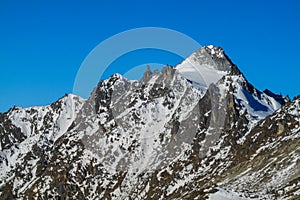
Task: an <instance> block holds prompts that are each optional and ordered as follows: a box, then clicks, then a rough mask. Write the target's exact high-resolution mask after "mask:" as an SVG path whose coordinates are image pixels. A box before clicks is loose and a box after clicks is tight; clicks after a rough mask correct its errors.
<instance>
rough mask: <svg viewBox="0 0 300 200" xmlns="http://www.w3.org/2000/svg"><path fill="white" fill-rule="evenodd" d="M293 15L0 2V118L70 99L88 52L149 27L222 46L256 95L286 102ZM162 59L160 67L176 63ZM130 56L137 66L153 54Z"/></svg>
mask: <svg viewBox="0 0 300 200" xmlns="http://www.w3.org/2000/svg"><path fill="white" fill-rule="evenodd" d="M299 10H300V3H299V1H297V0H287V1H279V0H272V1H258V0H255V1H238V0H236V1H233V0H229V1H218V0H215V1H199V0H185V1H178V0H174V1H157V0H151V1H150V0H143V1H138V0H128V1H121V0H119V1H109V0H101V1H64V0H62V1H56V0H54V1H33V0H28V1H21V0H20V1H16V0H11V1H8V0H1V1H0V25H1V30H0V70H1V73H0V112H4V111H6V110H8V109H9V108H10V107H12V106H14V105H17V106H22V107H28V106H33V105H46V104H49V103H51V102H54V101H56V100H57V99H58V98H59V97H61V96H63V95H64V94H65V93H71V92H72V89H73V83H74V79H75V77H76V73H77V70H78V69H79V67H80V65H81V63H82V61H83V60H84V59H85V57H86V56H87V55H88V53H89V52H90V51H91V50H92V49H93V48H94V47H96V46H97V45H98V44H99V43H100V42H101V41H103V40H105V39H107V38H109V37H110V36H112V35H115V34H117V33H119V32H122V31H125V30H128V29H132V28H138V27H148V26H151V27H164V28H169V29H174V30H177V31H179V32H182V33H184V34H186V35H188V36H190V37H192V38H193V39H195V40H196V41H198V42H199V43H200V44H201V45H209V44H213V45H217V46H221V47H223V48H224V49H225V52H226V53H227V54H228V55H229V56H230V57H231V59H232V60H233V62H234V63H236V64H237V65H238V67H239V68H240V69H241V71H242V72H243V73H244V74H245V76H246V77H247V79H248V80H249V81H250V82H251V83H252V84H254V85H255V86H256V87H257V88H258V89H260V90H263V89H265V88H268V89H270V90H271V91H273V92H276V93H280V92H281V93H282V94H284V95H287V94H288V95H289V96H290V97H293V96H295V95H298V94H300V87H299V86H300V78H299V74H300V59H299V53H300V52H299V48H300V37H299V36H300V12H299ZM161 53H162V54H161V56H164V59H162V60H160V61H161V62H163V61H166V58H170V61H169V62H167V61H166V64H171V65H172V64H176V63H177V62H178V58H177V57H174V56H171V55H166V54H165V53H164V52H161ZM135 55H136V56H139V59H143V58H146V57H147V58H149V55H153V52H152V53H151V54H147V52H144V53H141V54H139V53H137V54H135ZM130 56H131V58H132V59H134V54H133V55H130ZM155 56H156V57H159V55H155ZM168 56H169V57H168ZM153 59H154V60H153V62H156V61H157V59H158V58H155V57H154V58H153ZM128 60H129V59H128V58H127V59H126V58H122V59H120V60H119V61H116V63H117V64H120V66H119V69H118V67H114V68H113V70H111V69H110V70H109V71H107V74H106V75H107V76H108V75H109V74H110V73H114V72H117V71H118V70H119V71H122V67H124V66H125V65H126V64H130V62H129V61H128ZM137 64H138V63H137ZM123 70H124V69H123Z"/></svg>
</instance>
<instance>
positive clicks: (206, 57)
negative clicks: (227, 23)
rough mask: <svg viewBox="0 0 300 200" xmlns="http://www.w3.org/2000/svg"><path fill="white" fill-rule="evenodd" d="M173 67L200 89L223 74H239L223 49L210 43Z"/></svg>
mask: <svg viewBox="0 0 300 200" xmlns="http://www.w3.org/2000/svg"><path fill="white" fill-rule="evenodd" d="M175 69H176V70H177V71H178V72H179V73H180V74H181V75H182V76H184V77H185V78H186V79H188V80H189V81H191V82H192V84H193V85H194V86H196V87H198V88H200V89H201V90H203V89H204V90H206V89H207V88H208V86H209V85H210V84H212V83H216V82H218V81H219V80H220V79H221V78H222V77H223V76H225V75H228V74H232V75H239V74H241V73H240V71H239V70H238V68H237V67H236V66H235V65H234V64H233V63H232V61H231V60H230V59H229V58H228V56H226V54H225V53H224V50H223V49H222V48H221V47H216V46H212V45H209V46H205V47H202V48H200V49H198V50H197V51H195V52H194V53H193V54H192V55H191V56H189V57H188V58H187V59H185V60H184V61H183V62H182V63H180V64H179V65H177V66H176V67H175Z"/></svg>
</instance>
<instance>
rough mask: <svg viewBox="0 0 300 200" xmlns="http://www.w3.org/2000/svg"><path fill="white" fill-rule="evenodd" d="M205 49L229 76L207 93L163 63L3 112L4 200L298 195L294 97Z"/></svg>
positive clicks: (298, 115)
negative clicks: (256, 81)
mask: <svg viewBox="0 0 300 200" xmlns="http://www.w3.org/2000/svg"><path fill="white" fill-rule="evenodd" d="M203 51H205V52H206V53H205V54H206V56H209V59H206V58H203V57H201V56H200V55H199V59H202V60H201V62H207V63H209V62H210V61H211V59H213V60H214V64H213V65H214V66H213V67H217V69H218V70H225V71H228V74H227V75H225V76H224V77H223V78H222V79H220V80H219V81H218V82H217V83H213V84H211V85H209V87H208V89H207V90H206V91H204V92H203V91H200V90H198V89H197V88H194V87H193V86H192V85H191V84H190V83H189V82H188V81H187V80H186V79H185V78H183V77H182V76H181V75H180V74H178V73H177V71H176V70H175V69H174V68H172V67H170V66H166V67H165V68H164V69H163V71H162V72H151V70H150V68H148V70H147V72H146V73H145V75H144V77H143V79H142V80H141V81H129V80H127V79H125V78H124V77H122V76H121V75H118V74H115V75H113V76H112V77H110V78H109V79H107V80H103V81H101V82H100V83H99V84H98V85H97V87H96V88H95V89H94V91H93V93H92V94H91V96H90V98H89V99H88V100H82V99H80V98H79V97H76V96H73V95H67V96H64V97H63V98H61V99H59V100H58V101H57V102H55V103H53V104H51V105H49V106H45V107H33V108H27V109H22V108H14V109H11V110H10V111H8V112H7V113H3V114H0V139H1V154H0V181H1V182H0V199H126V198H128V199H197V198H198V199H205V198H207V197H208V196H211V195H214V194H217V193H218V191H222V190H227V191H228V192H237V193H238V194H239V195H240V196H243V197H256V199H276V198H279V197H280V198H287V199H288V198H292V197H295V198H296V199H297V195H298V197H299V191H300V187H299V186H300V182H299V181H300V180H299V174H300V172H299V169H300V168H299V158H300V156H299V152H300V151H299V142H300V140H299V138H300V124H299V121H300V105H299V102H300V100H299V98H296V99H294V100H293V101H292V102H288V101H285V100H284V99H283V98H282V97H281V96H279V95H275V94H273V93H271V92H270V91H264V92H260V91H259V90H257V89H256V88H255V87H254V86H252V85H251V84H250V83H248V82H247V80H246V79H245V78H244V76H243V74H242V73H241V72H240V71H239V70H238V68H237V67H236V66H235V65H234V64H233V63H232V61H231V60H230V59H229V58H228V57H227V56H226V54H225V53H224V52H223V50H222V49H221V48H219V47H212V46H210V47H204V49H202V50H201V54H203ZM196 54H197V52H196ZM216 63H217V66H215V64H216ZM280 105H283V107H282V108H280V109H279V110H277V111H276V112H274V109H275V108H276V106H280ZM230 194H231V193H230ZM212 198H213V196H212Z"/></svg>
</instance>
